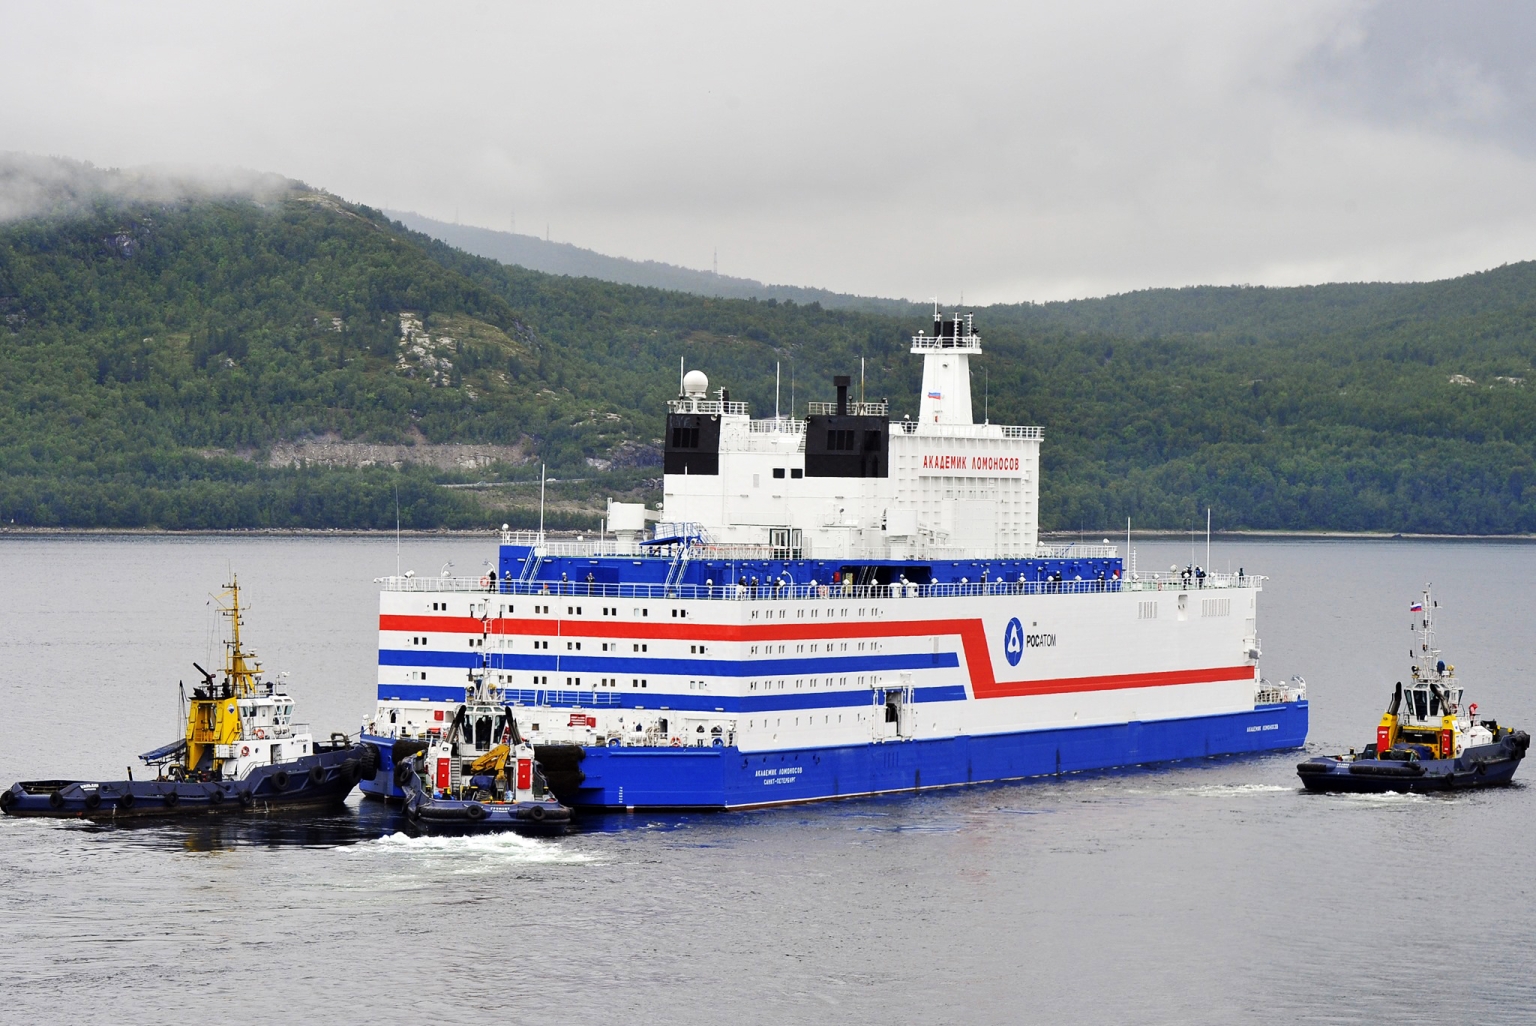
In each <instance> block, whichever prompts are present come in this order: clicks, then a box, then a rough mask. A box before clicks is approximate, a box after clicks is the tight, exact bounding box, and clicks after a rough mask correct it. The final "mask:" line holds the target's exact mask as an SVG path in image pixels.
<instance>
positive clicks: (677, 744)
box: [672, 737, 683, 748]
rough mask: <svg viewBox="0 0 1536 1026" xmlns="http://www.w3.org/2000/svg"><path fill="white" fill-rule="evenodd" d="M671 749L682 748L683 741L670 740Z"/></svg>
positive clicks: (678, 739) (677, 739)
mask: <svg viewBox="0 0 1536 1026" xmlns="http://www.w3.org/2000/svg"><path fill="white" fill-rule="evenodd" d="M672 747H673V748H681V747H683V739H682V738H680V737H674V738H673V739H672Z"/></svg>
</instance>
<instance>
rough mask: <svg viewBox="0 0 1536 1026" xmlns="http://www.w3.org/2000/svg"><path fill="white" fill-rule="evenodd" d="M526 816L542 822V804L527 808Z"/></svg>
mask: <svg viewBox="0 0 1536 1026" xmlns="http://www.w3.org/2000/svg"><path fill="white" fill-rule="evenodd" d="M528 818H529V819H531V820H533V821H534V822H535V823H541V822H543V820H544V806H542V805H535V806H534V807H533V808H531V809H529V810H528Z"/></svg>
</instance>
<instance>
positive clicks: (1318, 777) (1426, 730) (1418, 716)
mask: <svg viewBox="0 0 1536 1026" xmlns="http://www.w3.org/2000/svg"><path fill="white" fill-rule="evenodd" d="M1408 608H1409V611H1410V612H1412V613H1414V614H1415V616H1416V620H1415V623H1414V624H1413V625H1412V626H1411V627H1410V629H1411V630H1413V631H1414V632H1415V633H1416V634H1418V635H1419V646H1418V652H1417V656H1416V658H1417V660H1418V661H1416V662H1415V663H1414V664H1413V666H1412V668H1411V679H1410V681H1409V683H1408V684H1406V685H1404V684H1403V683H1402V682H1401V681H1399V682H1398V684H1397V687H1396V688H1395V689H1394V690H1393V692H1392V700H1391V702H1390V703H1389V704H1388V705H1387V711H1386V712H1385V713H1383V714H1382V717H1381V723H1380V724H1379V725H1378V726H1377V728H1376V741H1375V743H1374V744H1371V745H1367V746H1366V748H1365V751H1363V752H1361V753H1358V754H1356V753H1355V752H1354V750H1353V749H1352V750H1351V751H1350V753H1349V754H1348V755H1332V756H1321V757H1319V758H1316V759H1308V760H1307V761H1306V762H1303V763H1300V764H1299V765H1298V766H1297V767H1296V772H1297V774H1298V775H1299V776H1300V777H1301V782H1302V785H1303V786H1304V787H1306V789H1307V790H1308V791H1345V792H1354V793H1378V792H1387V791H1413V792H1424V791H1461V790H1468V789H1472V788H1482V787H1498V786H1501V785H1504V784H1508V783H1509V782H1510V780H1511V779H1513V778H1514V775H1515V770H1516V769H1518V768H1519V767H1520V762H1521V760H1522V759H1524V758H1525V753H1526V750H1527V749H1528V748H1530V746H1531V738H1530V735H1529V734H1527V733H1526V732H1525V731H1523V730H1513V729H1511V728H1509V727H1503V726H1500V725H1499V723H1498V721H1496V720H1478V719H1477V705H1476V703H1473V704H1472V705H1468V706H1463V702H1462V688H1461V685H1460V684H1459V683H1458V682H1457V680H1456V667H1454V666H1447V665H1446V662H1445V660H1444V659H1442V658H1440V650H1439V649H1438V648H1436V647H1435V631H1434V614H1433V611H1434V609H1435V608H1436V604H1435V601H1434V599H1433V598H1432V597H1431V596H1430V592H1429V589H1428V588H1426V589H1425V590H1424V598H1423V601H1421V602H1415V603H1413V604H1412V605H1411V606H1409V607H1408Z"/></svg>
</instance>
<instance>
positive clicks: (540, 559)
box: [517, 545, 544, 584]
mask: <svg viewBox="0 0 1536 1026" xmlns="http://www.w3.org/2000/svg"><path fill="white" fill-rule="evenodd" d="M543 565H544V546H543V545H537V546H535V547H534V548H532V549H530V550H529V552H528V558H527V559H524V560H523V573H522V576H520V577H519V578H518V579H517V583H518V584H532V583H533V582H534V581H536V580H538V579H539V567H541V566H543Z"/></svg>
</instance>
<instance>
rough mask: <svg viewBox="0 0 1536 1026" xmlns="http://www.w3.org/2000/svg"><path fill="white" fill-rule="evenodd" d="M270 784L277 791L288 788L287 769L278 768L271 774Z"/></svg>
mask: <svg viewBox="0 0 1536 1026" xmlns="http://www.w3.org/2000/svg"><path fill="white" fill-rule="evenodd" d="M272 786H273V787H275V788H276V789H277V790H279V791H286V790H288V771H287V770H278V771H277V772H276V773H274V774H272Z"/></svg>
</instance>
